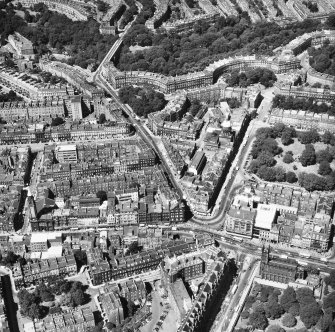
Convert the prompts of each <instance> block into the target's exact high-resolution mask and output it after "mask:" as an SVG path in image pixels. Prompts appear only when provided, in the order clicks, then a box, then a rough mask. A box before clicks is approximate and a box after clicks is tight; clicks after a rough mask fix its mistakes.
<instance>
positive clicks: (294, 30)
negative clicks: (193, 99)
mask: <svg viewBox="0 0 335 332" xmlns="http://www.w3.org/2000/svg"><path fill="white" fill-rule="evenodd" d="M151 10H152V7H149V10H148V13H149V15H150V13H151ZM139 21H140V20H137V23H138V24H136V25H134V26H133V27H132V28H131V29H130V31H129V33H128V34H127V36H126V37H125V38H124V45H123V48H122V51H121V56H120V60H119V62H118V64H117V67H118V68H119V69H120V70H122V71H129V70H147V71H151V72H156V73H161V74H164V75H171V76H176V75H181V74H185V73H188V72H191V71H200V70H203V69H204V68H205V67H206V66H207V65H208V64H210V63H212V62H214V61H215V60H218V59H220V58H222V57H228V56H233V55H244V54H261V55H270V54H272V49H275V48H276V47H279V46H282V45H285V44H287V43H288V42H289V41H291V40H292V39H294V38H296V37H297V36H299V35H301V34H303V33H305V32H308V31H313V30H315V28H316V27H317V26H318V25H319V23H318V22H316V21H312V20H307V21H304V22H296V23H292V24H288V25H287V26H285V27H281V26H279V25H277V24H276V23H273V22H258V23H251V22H250V20H249V17H248V14H247V13H241V14H240V15H239V16H231V17H226V18H224V17H219V18H218V19H217V21H216V22H215V24H214V25H210V24H207V22H205V21H201V20H200V21H199V22H197V23H196V24H195V25H194V28H193V30H190V31H188V32H184V33H178V34H177V33H169V32H166V31H163V30H158V32H157V33H156V34H155V35H153V34H152V32H151V31H150V30H148V29H147V28H146V27H145V25H144V22H143V20H142V22H139ZM132 45H140V46H150V48H147V49H143V50H139V51H136V52H132V51H131V50H130V49H129V47H130V46H132ZM270 77H272V75H270ZM267 80H268V81H270V80H271V79H269V78H268V77H265V81H267ZM261 83H262V82H261Z"/></svg>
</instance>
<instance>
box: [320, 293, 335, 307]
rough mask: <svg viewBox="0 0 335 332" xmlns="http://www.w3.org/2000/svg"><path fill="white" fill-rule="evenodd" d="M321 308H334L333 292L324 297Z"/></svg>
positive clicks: (334, 296) (334, 294)
mask: <svg viewBox="0 0 335 332" xmlns="http://www.w3.org/2000/svg"><path fill="white" fill-rule="evenodd" d="M323 308H324V309H328V308H332V309H335V292H332V293H330V294H329V295H328V296H327V297H325V298H324V300H323Z"/></svg>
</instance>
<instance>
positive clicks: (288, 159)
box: [283, 151, 294, 164]
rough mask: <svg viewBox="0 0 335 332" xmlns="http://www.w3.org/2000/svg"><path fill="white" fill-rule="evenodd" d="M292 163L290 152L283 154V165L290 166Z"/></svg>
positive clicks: (291, 153)
mask: <svg viewBox="0 0 335 332" xmlns="http://www.w3.org/2000/svg"><path fill="white" fill-rule="evenodd" d="M293 161H294V158H293V152H292V151H287V152H286V153H285V154H284V157H283V162H284V163H285V164H290V163H293Z"/></svg>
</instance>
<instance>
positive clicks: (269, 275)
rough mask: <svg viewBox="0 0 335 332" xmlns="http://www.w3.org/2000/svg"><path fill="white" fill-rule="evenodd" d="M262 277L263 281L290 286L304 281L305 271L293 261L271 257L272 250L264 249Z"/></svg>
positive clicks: (261, 267)
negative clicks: (290, 283) (297, 281)
mask: <svg viewBox="0 0 335 332" xmlns="http://www.w3.org/2000/svg"><path fill="white" fill-rule="evenodd" d="M260 275H261V278H262V279H266V280H271V281H274V282H280V283H284V284H288V283H289V282H295V280H296V279H303V277H304V270H303V269H302V268H300V267H299V266H298V263H297V262H296V261H295V260H293V259H286V258H285V259H284V258H280V257H271V256H270V249H269V248H264V247H263V250H262V258H261V265H260Z"/></svg>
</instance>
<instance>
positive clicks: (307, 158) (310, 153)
mask: <svg viewBox="0 0 335 332" xmlns="http://www.w3.org/2000/svg"><path fill="white" fill-rule="evenodd" d="M300 162H301V165H302V166H304V167H306V166H309V165H315V163H316V155H315V149H314V146H313V145H312V144H306V145H305V150H304V151H303V152H302V154H301V156H300Z"/></svg>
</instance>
